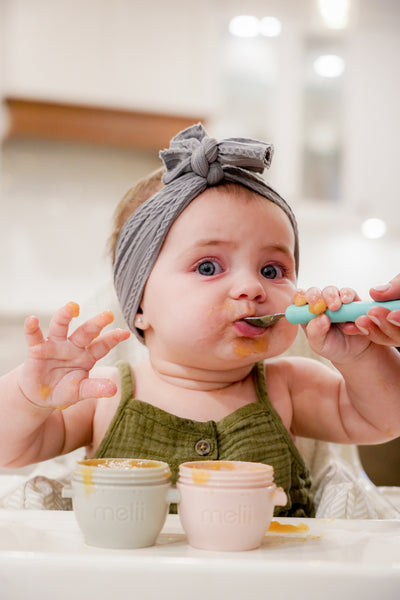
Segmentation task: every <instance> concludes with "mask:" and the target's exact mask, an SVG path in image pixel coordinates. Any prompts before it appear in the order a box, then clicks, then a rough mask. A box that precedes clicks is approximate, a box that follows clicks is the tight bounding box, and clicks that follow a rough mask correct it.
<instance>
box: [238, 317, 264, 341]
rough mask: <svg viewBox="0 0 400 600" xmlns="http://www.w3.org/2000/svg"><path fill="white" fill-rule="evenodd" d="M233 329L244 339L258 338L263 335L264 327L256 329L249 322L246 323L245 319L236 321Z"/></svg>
mask: <svg viewBox="0 0 400 600" xmlns="http://www.w3.org/2000/svg"><path fill="white" fill-rule="evenodd" d="M234 326H235V329H236V330H237V331H238V332H239V333H240V334H241V335H243V336H245V337H258V336H260V335H263V334H264V333H265V327H257V326H256V325H253V324H252V323H251V322H248V321H247V318H246V317H244V318H242V319H238V320H236V321H235V322H234Z"/></svg>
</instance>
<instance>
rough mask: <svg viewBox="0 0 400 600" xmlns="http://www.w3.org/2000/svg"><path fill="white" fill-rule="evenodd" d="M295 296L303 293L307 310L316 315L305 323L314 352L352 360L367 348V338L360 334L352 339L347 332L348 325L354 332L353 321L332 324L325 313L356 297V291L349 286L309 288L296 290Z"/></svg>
mask: <svg viewBox="0 0 400 600" xmlns="http://www.w3.org/2000/svg"><path fill="white" fill-rule="evenodd" d="M296 296H297V297H299V296H303V297H304V298H305V299H306V302H307V303H308V304H309V309H310V311H311V312H313V313H314V314H318V315H319V316H318V317H316V318H314V319H312V320H311V321H310V322H309V323H308V324H307V325H306V326H304V329H305V332H306V334H307V338H308V341H309V344H310V346H311V348H312V349H313V350H314V352H316V353H317V354H320V355H321V356H324V357H325V358H327V359H329V360H331V361H333V362H343V361H347V360H351V359H353V358H354V357H355V356H357V355H358V354H359V353H360V352H362V351H363V350H365V349H366V348H367V346H368V345H369V343H370V340H368V339H367V338H365V337H361V336H360V335H358V336H357V337H353V338H352V337H351V336H349V335H347V334H348V331H347V330H348V328H350V333H352V332H353V328H354V329H355V330H357V328H356V327H355V325H354V324H353V323H334V324H332V323H331V322H330V320H329V317H328V316H327V315H326V314H324V311H325V310H326V309H327V308H329V310H332V311H335V310H338V309H339V308H340V307H341V306H342V304H348V303H349V302H353V301H354V300H359V299H360V298H359V297H358V295H357V293H356V292H355V290H353V289H352V288H348V287H346V288H342V289H340V290H339V289H338V288H337V287H335V286H328V287H326V288H324V289H323V290H320V289H319V288H316V287H312V288H309V289H308V290H307V291H303V290H299V292H298V294H297V295H296ZM295 301H296V298H295ZM358 333H359V332H358Z"/></svg>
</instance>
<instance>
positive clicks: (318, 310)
mask: <svg viewBox="0 0 400 600" xmlns="http://www.w3.org/2000/svg"><path fill="white" fill-rule="evenodd" d="M326 309H327V306H326V303H325V302H324V300H319V301H318V302H316V303H315V304H310V305H309V307H308V310H309V311H310V313H312V314H313V315H322V313H324V312H325V311H326Z"/></svg>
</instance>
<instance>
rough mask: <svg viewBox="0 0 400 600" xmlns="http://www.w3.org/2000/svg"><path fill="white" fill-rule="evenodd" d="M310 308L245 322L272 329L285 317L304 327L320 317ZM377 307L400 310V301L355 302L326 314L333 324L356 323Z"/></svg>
mask: <svg viewBox="0 0 400 600" xmlns="http://www.w3.org/2000/svg"><path fill="white" fill-rule="evenodd" d="M308 306H309V305H308V304H305V305H304V306H295V305H294V304H291V305H290V306H288V307H287V309H286V311H285V312H284V313H276V314H274V315H263V316H262V317H247V318H246V319H244V321H246V322H247V323H250V324H251V325H255V326H256V327H271V325H274V324H275V323H276V322H277V321H279V319H282V317H285V318H286V319H287V320H288V321H289V322H290V323H293V325H304V324H306V323H308V322H309V321H311V319H315V317H318V316H319V315H314V314H313V313H310V311H309V310H308ZM375 306H383V308H387V309H388V310H400V300H390V301H389V302H372V300H370V301H366V302H360V301H355V302H350V303H349V304H342V306H341V307H340V308H339V309H338V310H329V309H327V310H326V311H325V313H324V314H325V315H327V316H328V317H329V319H330V320H331V322H332V323H347V322H349V321H350V322H354V321H355V320H356V319H357V317H361V315H365V314H367V312H368V311H369V309H370V308H374V307H375Z"/></svg>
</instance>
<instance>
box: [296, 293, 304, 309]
mask: <svg viewBox="0 0 400 600" xmlns="http://www.w3.org/2000/svg"><path fill="white" fill-rule="evenodd" d="M293 304H294V305H295V306H304V305H305V304H307V299H306V297H305V296H303V294H300V293H298V294H296V295H295V297H294V300H293Z"/></svg>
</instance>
